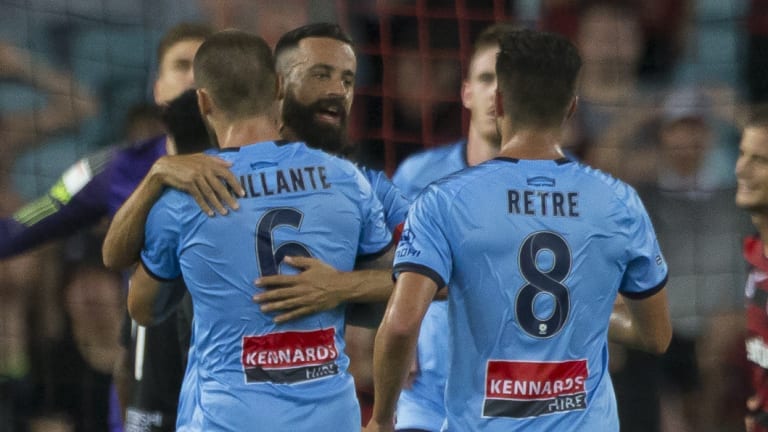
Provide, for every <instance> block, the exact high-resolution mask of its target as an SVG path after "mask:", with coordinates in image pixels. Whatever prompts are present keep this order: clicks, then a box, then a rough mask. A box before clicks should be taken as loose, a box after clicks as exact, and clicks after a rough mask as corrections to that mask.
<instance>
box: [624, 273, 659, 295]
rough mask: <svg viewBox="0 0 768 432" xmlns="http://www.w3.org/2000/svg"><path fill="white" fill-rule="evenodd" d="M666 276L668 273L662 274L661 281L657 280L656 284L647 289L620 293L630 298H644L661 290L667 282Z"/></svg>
mask: <svg viewBox="0 0 768 432" xmlns="http://www.w3.org/2000/svg"><path fill="white" fill-rule="evenodd" d="M668 277H669V275H666V276H664V279H663V280H662V281H661V282H659V284H658V285H656V286H655V287H653V288H651V289H649V290H645V291H643V292H637V293H636V292H632V293H629V292H626V293H625V292H622V293H621V295H623V296H624V297H627V298H630V299H632V300H642V299H646V298H648V297H651V296H653V295H655V294H656V293H658V292H659V291H661V290H662V289H663V288H664V286H665V285H666V284H667V278H668Z"/></svg>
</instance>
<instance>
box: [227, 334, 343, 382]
mask: <svg viewBox="0 0 768 432" xmlns="http://www.w3.org/2000/svg"><path fill="white" fill-rule="evenodd" d="M335 335H336V330H335V329H334V328H328V329H322V330H311V331H289V332H280V333H270V334H267V335H262V336H246V337H244V338H243V351H242V364H243V368H244V370H245V372H246V376H247V381H248V382H261V381H270V382H282V383H290V382H297V381H306V380H309V379H316V378H322V377H324V376H328V375H335V374H337V373H338V367H337V366H336V364H335V360H336V359H337V358H338V357H339V352H338V350H337V349H336V342H335Z"/></svg>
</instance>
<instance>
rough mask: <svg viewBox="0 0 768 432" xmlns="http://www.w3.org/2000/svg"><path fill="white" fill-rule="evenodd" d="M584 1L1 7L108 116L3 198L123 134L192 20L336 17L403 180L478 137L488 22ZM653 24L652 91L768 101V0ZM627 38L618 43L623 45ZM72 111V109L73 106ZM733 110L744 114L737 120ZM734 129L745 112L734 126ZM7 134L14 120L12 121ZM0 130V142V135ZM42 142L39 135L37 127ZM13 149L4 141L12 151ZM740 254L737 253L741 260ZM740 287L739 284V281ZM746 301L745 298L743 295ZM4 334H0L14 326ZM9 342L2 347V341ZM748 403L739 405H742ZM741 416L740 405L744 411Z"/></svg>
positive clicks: (14, 3)
mask: <svg viewBox="0 0 768 432" xmlns="http://www.w3.org/2000/svg"><path fill="white" fill-rule="evenodd" d="M584 3H587V1H581V0H455V1H449V0H378V1H376V0H359V1H356V0H280V1H273V0H135V1H125V0H0V42H4V43H9V44H11V45H14V46H17V47H20V48H22V49H24V50H28V51H29V52H30V53H31V55H32V61H33V65H34V64H43V63H46V64H50V65H52V66H53V67H55V68H60V69H63V70H66V71H69V72H70V73H71V74H72V76H73V78H74V80H75V81H77V82H79V83H80V84H82V85H84V86H86V87H87V88H89V89H90V90H91V91H92V92H93V94H94V96H95V97H96V99H97V101H98V103H99V108H98V110H97V111H96V114H95V115H93V116H90V117H88V118H86V119H85V120H84V121H83V122H82V123H80V124H79V125H78V127H77V128H75V129H73V130H69V131H65V132H61V133H57V134H55V135H54V136H52V137H46V138H44V139H39V140H32V141H31V142H30V143H29V144H27V145H26V148H24V149H23V150H22V151H21V152H19V153H17V154H9V153H8V152H7V151H2V149H0V157H3V158H5V160H6V162H8V160H9V159H10V160H13V161H14V162H13V163H5V164H2V165H1V166H2V167H8V168H0V169H4V170H6V172H2V173H0V174H2V175H3V176H10V179H11V182H10V183H7V182H5V183H3V185H2V186H0V187H3V188H6V189H8V188H9V189H10V190H3V191H2V192H5V193H11V194H17V195H19V196H20V197H21V200H22V201H28V200H29V199H32V198H34V197H36V196H39V195H40V194H43V193H45V191H47V190H48V188H49V187H50V186H51V185H52V184H53V182H54V181H55V180H56V179H57V178H58V177H59V176H60V174H61V173H62V171H63V170H64V169H66V168H67V167H68V166H70V165H71V164H72V163H73V162H75V161H76V160H77V159H79V158H80V157H82V156H83V155H85V154H87V153H89V152H92V151H94V150H97V149H99V148H102V147H104V146H107V145H109V144H112V143H115V142H119V141H121V140H122V139H123V128H122V125H123V124H124V122H125V120H126V115H127V114H128V113H129V112H130V111H131V109H132V108H133V107H135V106H136V105H137V104H140V103H143V102H147V101H151V88H152V82H153V80H154V78H155V77H154V75H153V72H152V71H154V70H155V69H156V58H155V56H156V52H155V47H156V45H157V42H158V40H159V38H160V35H161V34H162V33H163V32H164V31H165V30H166V29H167V28H168V27H169V26H170V25H173V24H174V23H177V22H180V21H204V22H209V23H211V24H213V25H214V26H215V27H216V28H227V27H238V28H241V29H245V30H250V31H253V32H255V33H258V34H260V35H262V36H263V37H264V38H265V39H266V40H267V41H268V42H270V43H271V44H274V43H275V42H276V41H277V39H278V37H279V36H280V35H281V34H282V33H283V32H284V31H286V30H289V29H292V28H294V27H297V26H299V25H302V24H304V23H307V22H313V21H334V22H338V23H339V24H341V25H342V27H344V28H345V29H347V30H348V31H349V32H350V33H351V34H352V35H353V38H354V41H355V47H356V52H357V55H358V69H359V70H358V77H357V83H356V96H355V102H354V106H353V116H352V119H351V122H350V125H351V135H352V138H353V140H354V141H355V142H357V143H358V144H359V154H360V157H361V159H362V161H363V162H364V163H366V164H368V165H370V166H373V167H376V168H382V169H384V170H385V171H386V172H387V173H388V174H390V175H391V174H392V173H393V172H394V170H395V169H396V167H397V165H398V163H399V162H400V161H402V160H403V159H404V158H405V157H407V156H408V155H409V154H411V153H413V152H415V151H418V150H420V149H423V148H429V147H433V146H437V145H440V144H443V143H447V142H450V141H451V140H454V139H456V138H458V137H460V136H462V134H463V133H465V131H466V126H467V123H468V113H467V111H466V110H464V109H463V108H462V106H461V101H460V93H459V89H460V86H461V79H462V77H463V75H464V73H465V71H466V68H467V65H468V57H469V54H470V52H471V49H472V41H473V40H474V38H475V36H477V34H479V32H480V31H481V30H482V29H483V28H484V27H486V26H487V25H489V24H491V23H493V22H498V21H513V22H516V23H518V24H520V25H522V26H526V27H531V28H540V29H548V30H553V31H559V32H562V33H565V34H567V35H569V36H573V35H574V33H575V31H576V29H575V26H576V19H577V10H578V8H579V7H580V6H583V4H584ZM638 4H639V5H641V6H640V7H639V8H638V10H639V13H641V14H642V16H641V17H639V19H640V21H641V23H642V28H643V30H644V45H643V46H644V53H643V58H642V61H641V63H640V65H639V71H638V72H639V76H640V78H641V80H642V81H643V83H644V85H646V87H647V88H656V89H662V88H666V87H669V86H674V85H676V84H695V85H701V86H708V87H709V88H712V89H715V93H716V94H717V95H718V97H719V98H718V100H717V102H718V104H719V108H721V109H722V110H723V112H725V113H726V117H727V116H728V115H733V116H734V117H735V115H736V114H735V113H736V112H737V111H738V110H737V108H739V107H741V106H743V105H744V104H746V103H748V102H756V101H764V100H765V99H766V96H767V95H768V90H766V84H765V82H766V79H765V78H762V77H763V76H764V75H765V74H766V71H768V67H766V66H765V60H760V59H761V57H766V58H768V56H763V55H762V53H766V52H768V49H766V46H768V43H766V40H768V1H763V0H752V1H749V0H648V1H643V2H638ZM619 42H620V41H617V43H619ZM45 103H46V97H45V96H44V95H42V94H41V93H40V92H38V91H35V89H33V88H31V87H30V86H28V85H25V84H24V83H21V82H18V80H13V79H4V75H3V73H2V71H1V70H0V120H2V118H3V115H4V113H9V112H14V111H19V110H29V109H37V108H39V109H42V107H43V106H44V105H45ZM73 109H74V107H73ZM728 113H733V114H728ZM731 120H733V122H734V123H736V120H737V119H736V118H733V119H731ZM0 127H2V122H1V121H0ZM1 133H2V130H1V129H0V137H2V134H1ZM30 133H32V134H34V131H30ZM721 135H722V139H721V140H720V145H719V148H718V151H719V154H720V156H719V158H718V162H716V164H717V163H719V164H720V168H721V173H722V175H723V176H724V177H728V178H730V176H731V167H732V161H733V158H734V157H735V153H736V144H737V139H738V136H737V134H736V133H734V131H733V130H732V129H729V128H727V127H726V128H724V129H723V132H722V134H721ZM1 145H2V143H0V146H1ZM734 259H739V257H734ZM739 283H741V282H739ZM735 293H736V294H735V295H741V288H740V287H736V289H735ZM2 330H3V329H0V337H2V333H3V331H2ZM4 346H5V345H4V342H3V341H2V340H0V350H2V349H3V347H4ZM737 402H738V401H737ZM737 411H738V409H737Z"/></svg>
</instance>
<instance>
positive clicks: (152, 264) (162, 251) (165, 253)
mask: <svg viewBox="0 0 768 432" xmlns="http://www.w3.org/2000/svg"><path fill="white" fill-rule="evenodd" d="M173 192H175V191H167V192H165V194H163V196H162V197H161V198H160V199H159V200H158V201H157V203H155V205H154V206H153V207H152V210H151V211H150V212H149V215H148V217H147V223H146V226H145V229H144V248H143V249H142V251H141V261H142V263H143V264H144V267H145V268H146V270H147V271H149V272H150V273H151V274H152V276H154V277H155V278H157V279H160V280H172V279H176V278H178V277H180V276H181V268H180V266H179V256H178V250H179V243H180V228H181V226H182V221H181V218H180V216H181V214H182V213H183V212H182V211H181V209H180V205H178V203H177V202H174V200H173V199H172V198H173V195H172V194H173Z"/></svg>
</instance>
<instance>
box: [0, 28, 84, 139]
mask: <svg viewBox="0 0 768 432" xmlns="http://www.w3.org/2000/svg"><path fill="white" fill-rule="evenodd" d="M0 77H6V78H11V79H15V80H18V81H19V82H22V83H25V84H28V85H30V86H32V87H33V88H35V89H38V90H40V91H41V92H43V93H44V94H45V96H46V97H47V103H46V104H45V106H43V107H42V108H40V109H35V110H31V111H21V112H14V113H12V114H9V115H8V116H7V117H6V118H5V119H4V120H3V123H4V128H2V132H1V133H2V139H3V145H4V146H5V147H6V148H10V149H11V150H13V151H17V150H21V146H23V145H24V144H26V143H29V142H36V141H39V140H40V139H41V138H43V137H45V136H47V135H50V134H51V133H53V132H56V131H58V130H61V129H65V128H68V127H71V126H74V125H75V124H76V123H77V122H78V121H80V120H81V119H83V118H85V117H88V116H91V115H93V114H94V113H95V112H96V107H97V103H96V100H95V98H94V97H93V95H92V94H91V93H90V92H89V91H88V90H87V89H86V88H84V87H83V86H81V85H79V84H78V83H77V82H75V81H74V80H73V79H72V77H71V76H70V75H68V74H67V73H65V72H62V71H58V70H55V69H53V68H51V67H50V66H49V65H47V64H46V63H44V62H42V61H33V59H32V56H31V55H30V54H29V52H27V51H25V50H22V49H20V48H17V47H14V46H12V45H9V44H7V43H5V42H0Z"/></svg>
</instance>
